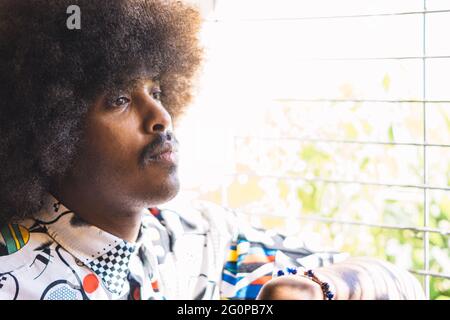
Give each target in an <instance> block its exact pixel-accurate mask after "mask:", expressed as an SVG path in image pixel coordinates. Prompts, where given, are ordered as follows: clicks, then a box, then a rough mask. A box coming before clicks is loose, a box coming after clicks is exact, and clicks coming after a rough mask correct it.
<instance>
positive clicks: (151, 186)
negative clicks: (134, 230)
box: [62, 80, 179, 207]
mask: <svg viewBox="0 0 450 320" xmlns="http://www.w3.org/2000/svg"><path fill="white" fill-rule="evenodd" d="M160 97H161V89H160V85H159V83H158V81H156V80H139V81H137V83H136V84H135V85H133V87H132V88H131V89H124V90H123V91H119V92H108V93H105V94H103V95H102V96H100V97H99V98H98V99H97V100H96V101H95V103H94V104H93V105H92V106H91V107H90V109H89V111H88V113H87V117H86V121H85V130H84V137H83V141H82V148H81V150H80V153H79V156H78V158H77V160H76V162H75V166H74V168H73V170H71V172H70V174H69V175H68V176H67V178H66V179H65V181H63V182H62V185H63V186H67V184H70V185H71V186H72V187H71V189H72V188H73V187H74V188H75V189H73V190H81V191H80V192H89V193H91V194H95V198H96V199H98V200H100V199H104V200H106V201H107V202H111V201H112V202H117V203H120V204H121V205H124V204H126V205H127V206H136V205H137V206H146V207H150V206H153V205H157V204H160V203H163V202H166V201H168V200H170V199H171V198H173V197H174V196H175V195H176V194H177V192H178V190H179V181H178V175H177V164H178V155H177V149H178V148H177V146H178V143H177V141H176V139H175V137H174V135H173V131H172V129H173V128H172V119H171V116H170V114H169V113H168V112H167V110H166V109H165V108H164V106H163V105H162V103H161V99H160ZM111 199H112V200H111Z"/></svg>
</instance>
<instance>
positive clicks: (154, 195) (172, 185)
mask: <svg viewBox="0 0 450 320" xmlns="http://www.w3.org/2000/svg"><path fill="white" fill-rule="evenodd" d="M179 190H180V183H179V181H178V178H177V177H171V178H170V179H168V180H167V181H165V183H163V184H160V185H156V186H152V187H151V188H150V189H149V190H147V195H146V202H147V204H148V205H147V206H148V207H151V206H157V205H160V204H163V203H165V202H168V201H170V200H172V199H173V198H174V197H175V196H176V195H177V194H178V191H179Z"/></svg>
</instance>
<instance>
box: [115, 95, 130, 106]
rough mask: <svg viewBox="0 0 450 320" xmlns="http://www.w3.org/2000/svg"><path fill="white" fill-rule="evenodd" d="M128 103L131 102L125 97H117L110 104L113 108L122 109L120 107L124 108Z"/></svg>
mask: <svg viewBox="0 0 450 320" xmlns="http://www.w3.org/2000/svg"><path fill="white" fill-rule="evenodd" d="M130 101H131V100H130V99H129V98H127V97H119V98H117V99H116V100H115V101H114V102H113V103H112V105H113V106H114V107H122V106H125V105H127V104H129V103H130Z"/></svg>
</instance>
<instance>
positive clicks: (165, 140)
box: [140, 131, 178, 165]
mask: <svg viewBox="0 0 450 320" xmlns="http://www.w3.org/2000/svg"><path fill="white" fill-rule="evenodd" d="M168 144H170V145H171V146H172V148H173V150H175V151H176V150H178V140H177V139H176V138H175V135H174V134H173V132H171V131H167V132H166V133H157V134H156V136H155V139H153V141H152V142H150V143H149V144H148V145H147V146H146V147H145V148H144V149H143V150H142V153H141V157H140V163H141V165H144V164H145V162H146V160H148V159H149V158H150V157H151V155H152V154H153V153H155V151H156V150H157V149H160V148H162V147H163V146H164V145H168Z"/></svg>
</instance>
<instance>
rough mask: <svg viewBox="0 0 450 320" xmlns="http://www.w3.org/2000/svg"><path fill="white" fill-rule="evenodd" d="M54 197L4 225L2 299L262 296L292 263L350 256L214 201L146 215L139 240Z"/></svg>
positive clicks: (316, 264)
mask: <svg viewBox="0 0 450 320" xmlns="http://www.w3.org/2000/svg"><path fill="white" fill-rule="evenodd" d="M53 200H54V201H53V204H54V205H53V207H52V208H46V209H45V210H42V211H41V212H39V213H38V214H37V215H35V216H34V217H33V218H30V219H27V220H24V221H21V222H20V223H12V224H8V225H6V226H3V227H1V229H0V299H44V300H73V299H84V300H88V299H131V300H139V299H255V298H256V296H257V294H258V292H259V290H260V289H261V287H262V285H263V284H264V283H265V282H267V281H268V280H270V279H271V278H272V274H273V273H275V272H276V271H277V270H279V269H281V268H284V267H285V266H296V267H304V268H315V267H319V266H323V265H325V264H329V263H333V262H336V261H337V260H341V259H344V258H345V255H341V254H338V253H333V252H312V251H311V250H308V249H307V248H305V247H304V246H303V245H301V244H300V243H298V244H297V245H294V246H293V245H290V246H287V245H286V244H287V243H288V242H289V241H287V240H288V239H287V238H286V237H284V236H282V235H279V234H276V233H273V232H271V231H264V230H256V229H254V228H251V227H249V226H248V225H247V224H246V223H243V222H242V221H241V220H240V219H239V218H238V217H237V215H236V214H235V213H234V212H232V211H230V210H227V209H224V208H222V207H220V206H217V205H213V204H211V203H206V202H195V203H190V204H189V205H186V204H183V205H181V206H179V207H177V206H176V205H175V206H174V207H173V208H163V209H158V208H150V209H146V210H143V213H142V216H143V217H142V223H141V227H140V231H139V236H138V239H137V241H136V242H134V243H131V242H127V241H125V240H123V239H120V238H118V237H116V236H114V235H112V234H110V233H107V232H105V231H103V230H101V229H99V228H97V227H95V226H93V225H89V224H87V223H86V222H84V221H82V220H81V219H80V218H79V217H78V216H77V215H76V214H75V213H74V212H72V211H70V210H69V209H67V208H66V207H64V206H63V205H62V204H60V203H59V202H58V201H57V200H56V199H53ZM290 242H291V243H292V241H290Z"/></svg>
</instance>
